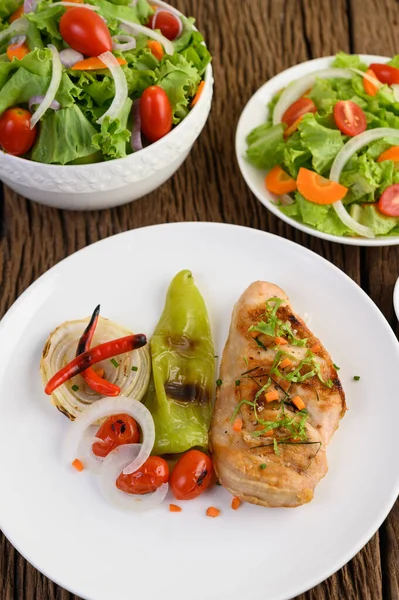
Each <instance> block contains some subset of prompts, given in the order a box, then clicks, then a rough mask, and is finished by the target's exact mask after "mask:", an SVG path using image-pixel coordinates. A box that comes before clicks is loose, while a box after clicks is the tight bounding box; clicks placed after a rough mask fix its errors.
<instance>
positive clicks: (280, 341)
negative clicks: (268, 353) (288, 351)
mask: <svg viewBox="0 0 399 600" xmlns="http://www.w3.org/2000/svg"><path fill="white" fill-rule="evenodd" d="M274 341H275V343H276V344H277V346H285V344H288V342H287V340H286V339H284V338H283V337H276V338H274Z"/></svg>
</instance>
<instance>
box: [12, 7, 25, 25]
mask: <svg viewBox="0 0 399 600" xmlns="http://www.w3.org/2000/svg"><path fill="white" fill-rule="evenodd" d="M23 14H24V5H23V4H22V6H20V7H19V8H17V10H16V11H15V12H14V13H12V15H11V17H10V18H9V19H8V22H9V23H14V21H16V20H17V19H19V18H20V17H22V15H23Z"/></svg>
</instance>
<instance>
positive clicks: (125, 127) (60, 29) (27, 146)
mask: <svg viewBox="0 0 399 600" xmlns="http://www.w3.org/2000/svg"><path fill="white" fill-rule="evenodd" d="M210 60H211V56H210V54H209V51H208V50H207V48H206V46H205V45H204V43H203V37H202V35H201V34H200V33H199V32H198V31H197V30H196V29H195V27H194V19H192V18H185V17H183V16H182V15H181V14H180V13H178V12H177V11H176V10H174V9H173V8H171V7H169V6H168V5H166V4H165V3H161V2H160V3H156V4H151V3H149V2H147V0H96V1H93V0H75V1H73V2H72V1H69V2H58V1H54V2H53V1H51V0H25V1H24V2H22V1H21V0H3V1H2V2H0V148H1V150H2V151H3V152H4V153H6V154H11V155H13V156H18V157H22V158H25V159H29V160H32V161H36V162H40V163H46V164H48V165H71V164H72V165H81V164H90V163H96V162H101V161H104V160H111V159H119V158H124V157H126V156H127V155H129V154H132V153H134V152H138V151H140V150H141V149H142V148H143V147H144V146H147V145H149V144H151V143H154V142H156V141H158V140H160V139H161V138H162V137H164V136H165V135H166V134H168V133H169V132H170V131H171V130H172V129H173V128H174V127H175V126H176V125H178V124H179V123H180V122H181V121H182V120H184V119H185V117H186V116H187V115H188V114H189V112H190V111H191V109H192V108H193V107H194V106H195V104H196V103H197V101H198V99H199V97H200V94H201V92H202V90H203V87H204V81H203V78H204V73H205V71H206V68H207V65H208V64H209V62H210ZM0 159H1V158H0Z"/></svg>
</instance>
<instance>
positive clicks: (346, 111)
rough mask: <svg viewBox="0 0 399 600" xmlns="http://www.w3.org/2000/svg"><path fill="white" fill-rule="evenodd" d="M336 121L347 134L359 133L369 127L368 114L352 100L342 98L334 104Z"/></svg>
mask: <svg viewBox="0 0 399 600" xmlns="http://www.w3.org/2000/svg"><path fill="white" fill-rule="evenodd" d="M334 120H335V123H336V125H337V127H338V129H340V130H341V131H342V133H344V134H345V135H350V136H354V135H358V134H359V133H363V131H366V129H367V120H366V115H365V114H364V112H363V111H362V109H361V108H360V106H359V105H358V104H356V103H355V102H352V100H340V101H339V102H337V103H336V105H335V106H334Z"/></svg>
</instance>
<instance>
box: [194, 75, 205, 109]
mask: <svg viewBox="0 0 399 600" xmlns="http://www.w3.org/2000/svg"><path fill="white" fill-rule="evenodd" d="M204 87H205V81H204V80H202V81H201V83H200V84H199V86H198V89H197V93H196V94H195V96H194V98H193V100H192V102H191V108H192V107H193V106H195V105H196V104H197V102H198V100H199V99H200V97H201V94H202V92H203V91H204Z"/></svg>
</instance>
